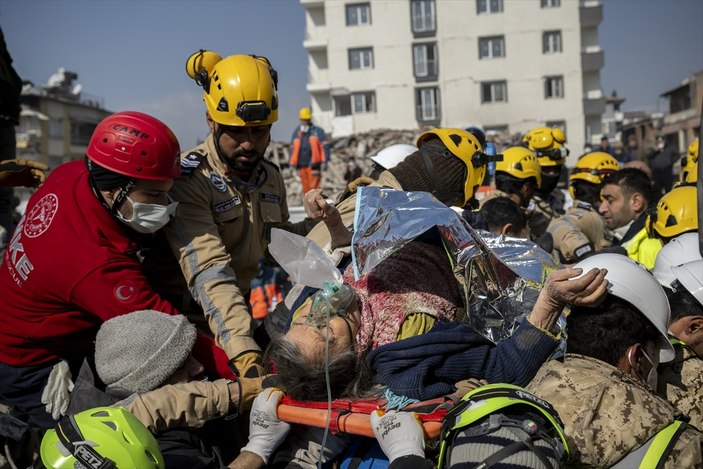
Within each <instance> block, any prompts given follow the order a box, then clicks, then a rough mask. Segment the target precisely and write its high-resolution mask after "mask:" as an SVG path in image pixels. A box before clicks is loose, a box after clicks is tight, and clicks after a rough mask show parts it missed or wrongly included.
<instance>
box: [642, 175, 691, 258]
mask: <svg viewBox="0 0 703 469" xmlns="http://www.w3.org/2000/svg"><path fill="white" fill-rule="evenodd" d="M646 227H647V233H648V234H649V236H651V237H653V238H657V239H659V240H660V241H661V243H662V245H666V244H667V243H668V242H669V241H671V240H672V239H673V238H675V237H677V236H680V235H682V234H684V233H689V232H695V231H698V201H697V190H696V186H692V185H689V186H679V187H675V188H673V189H672V190H671V191H670V192H667V193H666V194H664V195H663V196H662V198H661V199H659V202H658V203H657V207H656V209H654V210H652V211H651V212H650V213H649V215H648V217H647V221H646Z"/></svg>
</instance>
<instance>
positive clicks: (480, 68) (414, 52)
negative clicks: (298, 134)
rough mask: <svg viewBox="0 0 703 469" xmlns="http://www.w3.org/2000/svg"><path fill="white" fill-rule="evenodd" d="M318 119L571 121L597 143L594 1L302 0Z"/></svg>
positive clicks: (576, 140)
mask: <svg viewBox="0 0 703 469" xmlns="http://www.w3.org/2000/svg"><path fill="white" fill-rule="evenodd" d="M301 3H302V5H303V6H304V8H305V12H306V36H305V37H306V39H305V41H304V43H303V45H304V47H305V49H306V50H307V52H308V58H309V60H308V74H309V76H308V85H307V90H308V92H309V93H310V95H311V98H312V108H313V117H314V119H315V121H316V122H317V123H318V124H319V125H321V126H322V127H324V128H326V129H328V130H329V131H331V133H332V135H334V136H342V135H348V134H352V133H356V132H364V131H367V130H371V129H380V128H389V129H414V128H420V127H423V126H437V127H458V128H464V127H466V126H468V125H476V124H478V125H480V126H482V127H483V128H484V129H485V130H487V131H490V130H496V131H501V132H506V131H507V132H510V133H516V132H520V133H524V132H525V131H527V130H529V129H531V128H533V127H537V126H542V125H547V126H560V127H563V128H564V129H565V130H566V132H567V136H568V139H569V141H568V146H569V147H570V148H571V150H572V152H571V154H572V158H575V157H576V156H578V155H579V154H580V153H581V149H582V148H583V146H584V144H585V143H586V142H587V141H589V142H596V143H597V142H599V140H600V135H601V115H602V113H603V111H604V108H605V96H604V95H603V92H602V90H601V87H600V69H601V68H602V67H603V64H604V54H603V51H602V50H601V48H600V46H599V44H598V26H599V24H600V22H601V21H602V16H603V11H602V6H601V5H600V3H599V2H598V1H597V0H369V1H356V0H349V1H343V0H301Z"/></svg>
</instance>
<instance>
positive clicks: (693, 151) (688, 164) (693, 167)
mask: <svg viewBox="0 0 703 469" xmlns="http://www.w3.org/2000/svg"><path fill="white" fill-rule="evenodd" d="M699 156H700V141H699V140H698V139H695V140H694V141H693V143H691V144H690V145H689V146H688V153H687V154H686V156H684V157H683V160H681V182H683V183H687V184H695V182H696V181H697V180H698V157H699Z"/></svg>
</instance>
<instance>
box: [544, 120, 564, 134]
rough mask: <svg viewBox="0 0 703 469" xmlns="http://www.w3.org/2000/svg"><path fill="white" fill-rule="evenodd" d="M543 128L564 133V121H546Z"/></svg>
mask: <svg viewBox="0 0 703 469" xmlns="http://www.w3.org/2000/svg"><path fill="white" fill-rule="evenodd" d="M544 125H545V127H549V128H554V127H557V128H559V129H561V130H563V131H564V133H566V121H564V120H559V121H547V122H545V123H544Z"/></svg>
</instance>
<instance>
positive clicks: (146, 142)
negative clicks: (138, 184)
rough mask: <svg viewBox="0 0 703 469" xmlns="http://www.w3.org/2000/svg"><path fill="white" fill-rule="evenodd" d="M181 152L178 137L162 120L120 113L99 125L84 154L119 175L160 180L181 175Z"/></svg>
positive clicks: (137, 114)
mask: <svg viewBox="0 0 703 469" xmlns="http://www.w3.org/2000/svg"><path fill="white" fill-rule="evenodd" d="M180 152H181V149H180V146H179V145H178V140H177V139H176V136H175V135H174V134H173V132H171V129H169V128H168V127H167V126H166V124H164V123H163V122H161V121H160V120H158V119H156V118H155V117H151V116H148V115H146V114H142V113H141V112H118V113H116V114H113V115H111V116H109V117H106V118H105V119H103V121H102V122H100V123H99V124H98V125H97V127H96V128H95V131H94V132H93V136H92V137H91V138H90V143H89V144H88V149H87V150H86V152H85V154H86V156H87V157H88V158H89V159H90V160H91V161H92V162H94V163H95V164H97V165H100V166H102V167H103V168H105V169H109V170H110V171H114V172H116V173H118V174H123V175H125V176H131V177H133V178H135V179H151V180H157V181H158V180H164V179H175V178H177V177H178V176H180V175H181V167H180Z"/></svg>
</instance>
